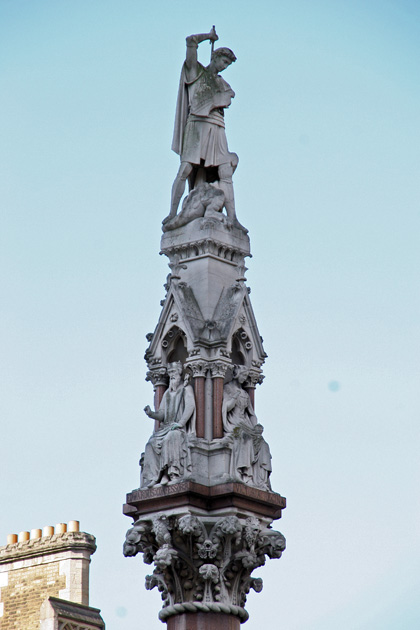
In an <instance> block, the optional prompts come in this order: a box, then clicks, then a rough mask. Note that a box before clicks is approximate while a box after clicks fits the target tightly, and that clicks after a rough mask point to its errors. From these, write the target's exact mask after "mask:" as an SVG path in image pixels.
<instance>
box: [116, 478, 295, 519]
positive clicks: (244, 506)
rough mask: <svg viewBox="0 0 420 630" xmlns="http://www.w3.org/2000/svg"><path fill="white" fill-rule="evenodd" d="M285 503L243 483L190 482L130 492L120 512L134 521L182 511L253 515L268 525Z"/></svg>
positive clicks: (273, 495) (273, 494)
mask: <svg viewBox="0 0 420 630" xmlns="http://www.w3.org/2000/svg"><path fill="white" fill-rule="evenodd" d="M285 507H286V499H285V498H284V497H282V496H281V495H280V494H278V493H276V492H267V491H265V490H259V489H258V488H253V487H252V486H247V485H245V484H243V483H232V482H231V483H224V484H220V485H217V486H210V487H209V486H207V485H202V484H198V483H195V482H193V481H182V482H180V483H176V484H174V485H166V486H155V487H154V488H150V489H140V488H139V489H138V490H133V491H132V492H129V493H128V494H127V499H126V504H125V505H124V508H123V512H124V514H126V515H127V516H131V517H132V518H134V519H138V518H140V516H142V515H147V514H152V513H154V512H161V511H162V510H171V513H172V514H174V513H177V512H179V511H182V510H183V509H185V508H188V509H198V510H207V511H208V512H209V513H210V512H215V511H216V510H217V511H219V513H220V510H224V513H226V514H227V513H229V511H230V513H234V514H239V515H243V516H250V515H251V514H256V515H257V516H258V517H259V518H262V519H265V520H266V522H267V523H268V522H271V521H273V520H274V519H277V518H280V517H281V512H282V510H283V509H284V508H285Z"/></svg>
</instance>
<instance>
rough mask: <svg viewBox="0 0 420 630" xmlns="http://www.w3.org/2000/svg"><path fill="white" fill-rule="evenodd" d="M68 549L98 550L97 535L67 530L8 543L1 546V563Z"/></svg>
mask: <svg viewBox="0 0 420 630" xmlns="http://www.w3.org/2000/svg"><path fill="white" fill-rule="evenodd" d="M68 549H72V550H78V549H81V550H82V549H86V550H87V551H89V553H90V554H92V553H94V552H95V551H96V539H95V536H92V535H91V534H86V533H84V532H65V533H63V534H54V535H52V536H44V537H42V538H35V539H33V540H27V541H25V542H17V543H14V544H12V545H6V546H5V547H0V564H3V563H5V562H10V561H11V560H13V559H16V560H22V559H25V558H31V557H33V556H39V555H49V554H56V553H57V552H60V551H67V550H68Z"/></svg>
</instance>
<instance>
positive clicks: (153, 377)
mask: <svg viewBox="0 0 420 630" xmlns="http://www.w3.org/2000/svg"><path fill="white" fill-rule="evenodd" d="M146 381H151V382H152V385H153V391H154V398H153V404H154V407H155V411H157V410H158V409H159V407H160V403H161V402H162V398H163V394H164V393H165V392H166V390H167V389H168V377H167V374H166V368H162V367H161V368H158V369H157V370H150V371H149V372H147V375H146ZM159 427H160V422H159V420H155V431H157V430H158V429H159Z"/></svg>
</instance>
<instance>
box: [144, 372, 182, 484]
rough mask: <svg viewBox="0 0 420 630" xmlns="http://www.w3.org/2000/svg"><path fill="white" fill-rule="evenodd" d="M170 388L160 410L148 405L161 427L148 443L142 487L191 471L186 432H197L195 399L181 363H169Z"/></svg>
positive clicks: (147, 413)
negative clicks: (184, 377) (184, 376)
mask: <svg viewBox="0 0 420 630" xmlns="http://www.w3.org/2000/svg"><path fill="white" fill-rule="evenodd" d="M168 374H169V388H168V389H167V390H166V392H165V393H164V394H163V398H162V402H161V404H160V407H159V410H158V411H152V410H151V408H150V407H149V405H147V407H145V408H144V411H145V413H146V415H148V416H149V418H153V419H154V420H159V422H160V423H161V425H160V427H159V428H158V429H157V430H156V431H155V432H154V433H153V435H152V436H151V438H150V439H149V441H148V442H147V444H146V449H145V453H144V459H143V471H142V479H143V483H142V486H143V487H144V486H146V487H147V488H151V487H152V486H154V485H156V484H158V483H160V484H162V485H164V484H167V483H168V482H169V481H176V480H177V479H180V478H181V477H183V476H185V475H186V474H187V473H188V472H191V459H190V451H189V447H188V442H187V433H188V434H195V399H194V392H193V388H192V387H191V385H189V384H188V380H187V379H185V381H184V383H182V364H181V363H180V362H179V361H178V362H177V363H170V364H169V365H168Z"/></svg>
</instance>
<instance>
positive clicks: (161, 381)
mask: <svg viewBox="0 0 420 630" xmlns="http://www.w3.org/2000/svg"><path fill="white" fill-rule="evenodd" d="M146 381H150V382H151V383H152V385H153V389H156V387H158V386H159V385H163V386H164V387H167V386H168V374H167V372H166V367H159V368H156V369H154V370H149V371H148V372H147V374H146Z"/></svg>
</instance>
